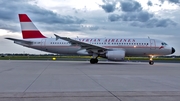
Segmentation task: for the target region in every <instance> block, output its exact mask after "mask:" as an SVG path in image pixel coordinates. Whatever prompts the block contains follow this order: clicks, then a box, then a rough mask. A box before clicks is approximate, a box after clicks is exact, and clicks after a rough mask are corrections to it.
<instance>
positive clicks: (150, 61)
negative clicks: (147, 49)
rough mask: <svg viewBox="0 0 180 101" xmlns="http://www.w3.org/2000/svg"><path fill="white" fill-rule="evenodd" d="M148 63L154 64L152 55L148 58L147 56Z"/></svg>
mask: <svg viewBox="0 0 180 101" xmlns="http://www.w3.org/2000/svg"><path fill="white" fill-rule="evenodd" d="M149 64H150V65H153V64H154V61H153V56H150V58H149Z"/></svg>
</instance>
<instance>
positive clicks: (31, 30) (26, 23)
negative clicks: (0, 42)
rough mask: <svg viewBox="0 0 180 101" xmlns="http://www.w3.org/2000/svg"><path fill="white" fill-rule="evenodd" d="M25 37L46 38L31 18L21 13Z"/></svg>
mask: <svg viewBox="0 0 180 101" xmlns="http://www.w3.org/2000/svg"><path fill="white" fill-rule="evenodd" d="M19 20H20V23H21V30H22V36H23V39H28V38H46V37H45V36H44V35H42V34H41V32H40V31H39V30H38V29H37V28H36V26H35V25H34V24H33V22H32V21H31V19H30V18H29V17H28V16H27V15H26V14H19Z"/></svg>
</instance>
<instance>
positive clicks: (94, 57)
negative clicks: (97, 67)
mask: <svg viewBox="0 0 180 101" xmlns="http://www.w3.org/2000/svg"><path fill="white" fill-rule="evenodd" d="M92 57H93V58H91V60H90V63H91V64H96V63H98V59H97V58H98V54H95V53H93V56H92Z"/></svg>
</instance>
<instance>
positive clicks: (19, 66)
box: [0, 60, 180, 101]
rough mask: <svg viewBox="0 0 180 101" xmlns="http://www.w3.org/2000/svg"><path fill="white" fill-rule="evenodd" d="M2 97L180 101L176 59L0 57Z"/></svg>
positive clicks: (3, 100) (9, 100)
mask: <svg viewBox="0 0 180 101" xmlns="http://www.w3.org/2000/svg"><path fill="white" fill-rule="evenodd" d="M0 101H180V63H156V62H155V64H154V65H149V64H148V63H147V62H108V61H100V62H99V63H98V64H90V63H89V61H39V60H37V61H36V60H33V61H32V60H24V61H22V60H0Z"/></svg>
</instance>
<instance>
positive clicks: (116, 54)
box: [106, 50, 125, 61]
mask: <svg viewBox="0 0 180 101" xmlns="http://www.w3.org/2000/svg"><path fill="white" fill-rule="evenodd" d="M106 57H107V59H108V60H111V61H122V60H124V57H125V51H124V50H113V51H107V53H106Z"/></svg>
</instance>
